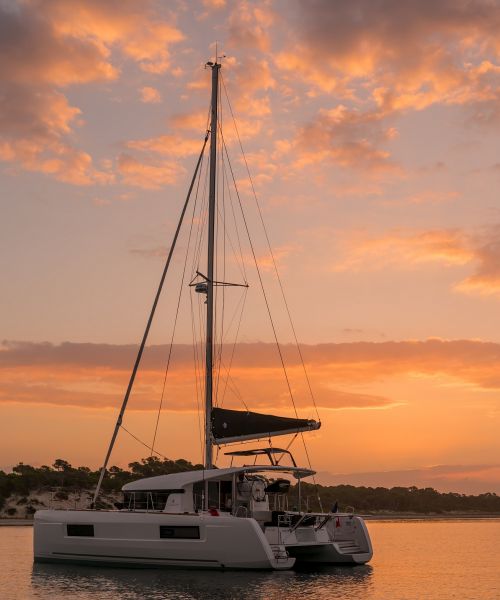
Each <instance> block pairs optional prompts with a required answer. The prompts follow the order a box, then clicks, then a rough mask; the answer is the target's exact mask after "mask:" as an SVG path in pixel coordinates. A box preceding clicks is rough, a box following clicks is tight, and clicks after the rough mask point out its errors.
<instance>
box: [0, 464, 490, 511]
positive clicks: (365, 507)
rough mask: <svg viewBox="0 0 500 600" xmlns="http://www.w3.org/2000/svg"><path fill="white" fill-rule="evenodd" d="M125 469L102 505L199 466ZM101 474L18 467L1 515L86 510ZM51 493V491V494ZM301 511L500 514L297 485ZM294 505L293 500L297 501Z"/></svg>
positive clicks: (435, 497) (1, 483) (6, 480)
mask: <svg viewBox="0 0 500 600" xmlns="http://www.w3.org/2000/svg"><path fill="white" fill-rule="evenodd" d="M128 466H129V470H125V469H121V468H119V467H116V466H113V467H111V468H110V469H109V474H108V476H107V477H105V478H104V481H103V488H102V489H103V504H104V505H106V506H112V502H113V500H115V499H116V498H117V497H118V493H119V491H120V490H121V488H122V486H123V485H124V484H125V483H127V482H129V481H133V480H135V479H139V478H141V477H153V476H155V475H163V474H168V473H179V472H182V471H190V470H193V469H202V468H203V466H202V465H200V464H192V463H190V462H189V461H187V460H184V459H178V460H169V459H165V460H160V459H159V458H156V457H148V458H143V459H141V460H140V461H136V462H132V463H130V464H129V465H128ZM98 477H99V471H92V470H91V469H89V468H88V467H73V466H72V465H70V464H69V463H68V462H67V461H65V460H63V459H57V460H55V461H54V463H53V464H52V465H51V466H47V465H44V466H42V467H32V466H31V465H25V464H23V463H19V464H18V465H16V466H15V467H14V468H13V470H12V473H5V472H3V471H0V515H1V516H3V517H26V516H27V517H29V516H30V515H32V514H33V513H34V512H35V511H36V509H37V508H41V507H43V506H47V505H48V503H49V502H50V501H52V500H54V499H55V500H57V501H61V502H63V503H65V505H67V506H68V507H69V506H79V507H80V506H82V507H83V506H86V505H88V502H89V493H88V492H90V491H91V490H93V489H94V488H95V486H96V484H97V480H98ZM50 490H52V492H51V491H50ZM297 498H298V493H297V489H296V487H295V488H292V489H291V491H290V494H289V505H290V508H291V507H292V506H293V505H294V501H295V500H296V499H297ZM301 498H302V502H303V504H302V508H305V506H307V509H308V510H312V511H317V510H320V509H321V508H322V509H323V510H326V511H329V510H330V509H331V508H332V506H333V505H334V504H335V503H337V505H338V507H339V509H340V510H345V509H347V508H348V507H353V508H354V509H355V510H356V512H360V513H365V514H370V513H372V514H377V513H380V512H394V513H417V514H430V513H434V514H443V513H453V512H460V513H478V514H481V513H499V514H500V496H498V495H497V494H495V493H484V494H479V495H476V496H473V495H466V494H459V493H453V492H448V493H439V492H437V491H436V490H435V489H433V488H431V487H426V488H417V487H415V486H409V487H392V488H384V487H366V486H359V487H356V486H353V485H335V486H322V485H318V486H315V485H313V484H310V483H305V482H303V483H302V485H301ZM295 504H297V502H296V501H295Z"/></svg>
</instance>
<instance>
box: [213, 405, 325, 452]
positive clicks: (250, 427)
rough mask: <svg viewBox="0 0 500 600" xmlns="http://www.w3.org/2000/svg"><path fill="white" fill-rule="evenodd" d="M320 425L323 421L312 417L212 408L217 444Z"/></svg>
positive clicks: (269, 435) (312, 428)
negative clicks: (296, 417) (301, 417)
mask: <svg viewBox="0 0 500 600" xmlns="http://www.w3.org/2000/svg"><path fill="white" fill-rule="evenodd" d="M320 427H321V423H320V422H318V421H314V420H312V419H295V418H292V417H277V416H275V415H264V414H262V413H255V412H249V411H246V410H228V409H226V408H213V409H212V435H213V437H214V441H215V443H216V444H229V443H231V442H238V441H243V440H256V439H259V438H266V437H271V436H275V435H286V434H289V433H298V432H300V431H313V430H315V429H319V428H320Z"/></svg>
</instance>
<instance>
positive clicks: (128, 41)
mask: <svg viewBox="0 0 500 600" xmlns="http://www.w3.org/2000/svg"><path fill="white" fill-rule="evenodd" d="M28 5H30V6H31V7H33V9H34V10H35V11H38V12H39V11H40V10H41V9H43V11H44V13H45V14H46V18H47V19H48V20H49V21H50V22H51V24H52V26H53V27H54V30H55V31H56V32H57V33H58V34H60V35H62V36H68V37H72V38H76V39H79V40H85V41H88V40H97V41H98V43H100V44H101V45H102V46H103V47H104V48H106V47H109V46H113V45H116V46H118V47H119V49H120V50H121V51H122V52H123V53H124V54H125V56H128V57H129V58H131V59H133V60H135V61H137V62H138V63H139V65H140V66H141V68H142V69H143V70H145V71H148V72H152V73H163V72H164V71H165V70H166V69H167V68H168V67H169V65H170V56H169V46H170V45H171V44H174V43H176V42H179V41H181V40H182V39H183V37H184V36H183V34H182V33H181V32H180V31H179V30H178V29H177V28H176V27H175V25H174V24H173V15H172V14H170V15H169V21H167V20H165V19H164V18H161V17H160V16H159V14H158V13H157V12H156V11H155V9H154V3H153V2H150V1H146V2H143V3H141V5H138V4H137V2H135V1H134V0H107V1H106V2H101V1H100V0H74V1H72V2H71V7H70V8H69V7H68V3H67V2H65V0H28Z"/></svg>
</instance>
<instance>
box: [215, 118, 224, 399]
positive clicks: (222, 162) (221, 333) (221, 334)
mask: <svg viewBox="0 0 500 600" xmlns="http://www.w3.org/2000/svg"><path fill="white" fill-rule="evenodd" d="M221 110H222V109H221ZM221 119H222V114H221ZM219 125H220V122H219ZM220 164H221V165H222V167H221V168H220V169H219V171H222V177H219V181H220V180H221V179H222V185H221V188H222V193H221V198H222V211H220V206H219V205H218V206H217V214H218V216H217V232H218V231H219V217H220V221H221V222H222V233H223V235H222V281H226V234H227V231H226V204H225V193H224V192H225V185H224V184H225V181H224V172H225V169H224V153H223V152H220ZM221 296H222V301H221V316H220V328H219V329H220V341H219V351H218V353H217V361H218V368H217V377H216V380H215V399H216V406H218V404H219V402H218V394H219V384H220V377H221V365H222V353H223V349H224V346H223V343H224V323H225V320H224V319H225V308H226V286H222V290H221Z"/></svg>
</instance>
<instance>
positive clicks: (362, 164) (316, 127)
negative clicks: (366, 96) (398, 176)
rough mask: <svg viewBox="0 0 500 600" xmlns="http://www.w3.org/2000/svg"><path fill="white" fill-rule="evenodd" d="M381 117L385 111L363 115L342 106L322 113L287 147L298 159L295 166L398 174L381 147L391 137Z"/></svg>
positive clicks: (396, 168)
mask: <svg viewBox="0 0 500 600" xmlns="http://www.w3.org/2000/svg"><path fill="white" fill-rule="evenodd" d="M384 117H385V113H384V112H380V111H366V112H362V111H359V110H357V109H349V108H347V107H346V106H344V105H342V104H340V105H339V106H337V107H336V108H334V109H330V110H327V109H323V110H321V111H320V112H319V114H318V115H317V116H316V117H315V118H313V119H312V120H311V121H310V122H309V123H307V124H306V125H305V126H303V127H302V128H301V129H300V130H299V131H298V133H297V135H296V137H295V140H294V141H293V143H292V145H291V147H290V150H293V153H294V155H296V156H298V158H297V160H296V165H297V166H299V167H301V166H303V165H307V164H312V163H318V162H321V161H332V162H334V163H336V164H337V165H339V166H341V167H353V168H361V169H364V170H365V171H366V170H369V171H371V172H380V171H388V170H391V171H393V172H394V171H397V170H398V166H397V165H396V164H395V163H394V161H392V160H391V158H390V153H389V152H388V151H387V150H385V149H383V148H381V146H382V145H383V144H385V143H386V142H388V141H389V140H391V139H392V138H393V137H394V130H393V128H387V127H385V126H384V124H383V119H384Z"/></svg>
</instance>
